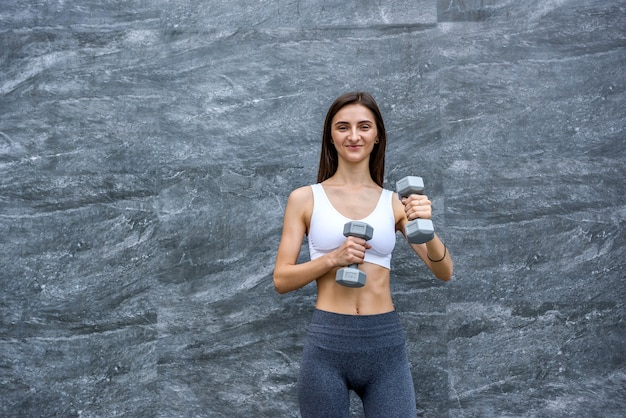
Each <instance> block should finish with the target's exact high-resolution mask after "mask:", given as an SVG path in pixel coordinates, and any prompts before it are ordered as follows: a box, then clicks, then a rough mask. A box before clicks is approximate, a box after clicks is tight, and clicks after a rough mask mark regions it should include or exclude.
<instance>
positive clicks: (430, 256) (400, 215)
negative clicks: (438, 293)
mask: <svg viewBox="0 0 626 418" xmlns="http://www.w3.org/2000/svg"><path fill="white" fill-rule="evenodd" d="M394 200H395V201H397V202H398V203H394V213H395V214H396V230H399V231H401V232H402V234H403V235H404V236H405V237H406V233H405V232H404V228H405V226H406V224H407V223H408V222H409V221H412V220H414V219H417V218H421V219H431V217H432V206H431V202H430V200H429V199H428V196H425V195H415V194H414V195H410V196H409V197H405V198H402V200H400V199H394ZM410 245H411V248H413V251H415V253H416V254H417V255H418V256H419V257H420V258H421V259H422V260H423V261H424V264H426V266H428V268H429V269H430V270H431V271H432V272H433V274H434V275H435V277H437V278H438V279H441V280H444V281H448V280H450V279H451V278H452V273H453V272H454V266H453V263H452V256H451V255H450V250H449V249H448V248H447V247H446V245H445V244H444V243H443V242H442V241H441V239H439V237H438V236H437V234H435V236H434V238H433V239H431V240H430V241H428V242H427V243H425V244H410Z"/></svg>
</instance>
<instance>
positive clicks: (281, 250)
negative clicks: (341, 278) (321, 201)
mask: <svg viewBox="0 0 626 418" xmlns="http://www.w3.org/2000/svg"><path fill="white" fill-rule="evenodd" d="M312 208H313V194H312V192H311V188H310V187H301V188H299V189H296V190H294V191H293V192H291V194H290V195H289V199H288V201H287V207H286V208H285V217H284V220H283V232H282V236H281V238H280V244H279V245H278V253H277V254H276V265H275V266H274V287H275V288H276V291H277V292H278V293H281V294H282V293H286V292H290V291H292V290H296V289H299V288H301V287H303V286H306V285H307V284H309V283H311V282H312V281H314V280H316V279H318V278H319V277H321V276H323V275H324V274H326V273H328V272H329V271H330V270H331V269H332V268H333V267H335V264H334V263H333V258H332V257H329V256H323V257H320V258H317V259H315V260H312V261H308V262H306V263H301V264H296V262H297V260H298V256H299V255H300V248H301V247H302V240H303V239H304V236H305V234H306V228H307V217H308V218H310V216H311V215H310V214H311V211H312Z"/></svg>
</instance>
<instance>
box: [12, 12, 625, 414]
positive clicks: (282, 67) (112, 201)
mask: <svg viewBox="0 0 626 418" xmlns="http://www.w3.org/2000/svg"><path fill="white" fill-rule="evenodd" d="M0 57H1V58H0V248H1V255H0V399H1V401H0V415H1V416H7V417H14V416H25V417H52V416H59V417H71V416H81V417H112V416H129V417H130V416H132V417H139V416H141V417H175V416H180V417H192V416H194V417H234V416H237V417H239V416H241V417H250V416H265V417H279V416H280V417H295V416H297V415H298V414H297V407H296V399H295V383H296V374H297V370H298V362H299V358H300V353H301V349H302V344H303V338H304V333H305V327H306V325H307V322H308V320H309V318H310V315H311V312H312V310H313V304H314V293H315V292H314V286H312V285H311V286H307V287H306V288H304V289H301V290H299V291H296V292H293V293H291V294H287V295H282V296H281V295H278V294H276V293H275V291H274V289H273V285H272V269H273V263H274V256H275V251H276V248H277V245H278V240H279V236H280V229H281V220H282V214H283V210H284V206H285V202H286V198H287V195H288V193H289V192H290V191H291V190H292V189H293V188H295V187H298V186H302V185H305V184H310V183H312V182H314V181H315V174H316V170H317V160H318V153H319V142H320V136H321V127H322V122H323V117H324V114H325V112H326V109H327V108H328V106H329V104H330V102H331V101H332V100H333V99H334V98H335V97H336V96H337V95H339V94H341V93H343V92H345V91H348V90H354V89H362V90H368V91H370V92H372V93H373V94H374V96H375V97H376V98H377V99H378V101H379V103H380V105H381V107H382V110H383V114H384V116H385V120H386V124H387V127H388V131H389V152H388V158H387V173H386V181H387V185H388V187H393V184H394V182H395V180H397V179H399V178H400V177H402V176H404V175H409V174H411V175H421V176H423V177H424V178H425V182H426V186H427V191H428V194H429V195H430V197H431V198H432V200H433V202H434V211H435V224H436V227H437V228H438V231H439V233H440V235H441V236H442V237H443V239H444V240H445V241H446V242H447V244H448V245H449V247H450V249H451V251H452V253H453V255H454V258H455V261H456V274H455V277H454V278H453V280H452V281H451V282H449V283H443V282H438V281H437V280H435V279H434V278H433V277H431V275H430V274H429V272H428V271H427V270H426V269H425V268H424V267H423V265H421V264H420V263H419V262H418V261H417V260H416V258H415V257H412V256H411V254H410V252H409V249H408V248H407V247H406V245H404V244H403V243H402V242H401V239H400V238H398V241H399V242H398V246H397V247H396V251H395V254H394V259H393V266H392V283H393V285H392V287H393V292H394V298H395V303H396V306H397V308H398V310H399V311H400V312H401V317H402V320H403V322H404V325H405V327H406V330H407V334H408V349H409V352H410V353H409V354H410V359H411V365H412V372H413V376H414V380H415V385H416V390H417V399H418V400H417V402H418V409H419V411H420V416H424V417H445V416H450V417H503V416H506V417H583V416H584V417H618V416H623V413H624V411H625V410H626V357H625V355H626V354H625V353H626V313H625V311H624V300H625V298H626V286H625V284H624V281H625V279H626V273H625V271H626V257H625V256H626V232H625V228H626V186H625V182H624V178H625V175H626V145H625V140H626V74H625V68H626V4H625V3H624V1H622V0H596V1H589V0H529V1H517V0H480V1H479V0H463V1H461V0H438V1H436V0H413V1H408V0H401V1H393V2H392V1H356V0H350V1H338V0H319V1H310V2H300V1H297V2H296V1H287V0H278V1H253V0H238V1H235V2H233V1H226V0H210V1H208V0H204V1H192V0H172V1H166V0H153V1H151V0H129V1H117V0H98V1H95V0H89V1H78V0H65V1H61V0H37V1H36V0H30V1H24V0H2V4H1V5H0ZM302 257H303V258H306V257H307V253H306V251H304V252H303V254H302ZM353 406H354V408H353V410H354V412H353V416H360V414H361V410H360V406H359V404H358V402H357V401H356V399H353Z"/></svg>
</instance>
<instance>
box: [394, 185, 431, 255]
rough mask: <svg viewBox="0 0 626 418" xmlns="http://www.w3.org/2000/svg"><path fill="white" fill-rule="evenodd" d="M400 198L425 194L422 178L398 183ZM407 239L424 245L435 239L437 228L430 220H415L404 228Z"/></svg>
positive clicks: (397, 189) (397, 188) (412, 242)
mask: <svg viewBox="0 0 626 418" xmlns="http://www.w3.org/2000/svg"><path fill="white" fill-rule="evenodd" d="M396 191H397V192H398V197H400V199H402V198H403V197H409V195H412V194H424V180H422V178H421V177H416V176H407V177H404V178H403V179H401V180H399V181H398V182H396ZM404 232H405V233H406V237H407V239H408V241H409V242H410V243H411V244H423V243H425V242H428V241H430V240H431V239H433V238H434V237H435V227H434V226H433V221H431V220H430V219H419V218H418V219H414V220H412V221H411V222H409V223H408V224H406V227H405V228H404Z"/></svg>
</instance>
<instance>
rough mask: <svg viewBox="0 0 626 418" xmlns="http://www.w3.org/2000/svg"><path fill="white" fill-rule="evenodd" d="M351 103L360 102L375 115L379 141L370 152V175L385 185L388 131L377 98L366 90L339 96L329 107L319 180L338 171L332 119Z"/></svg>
mask: <svg viewBox="0 0 626 418" xmlns="http://www.w3.org/2000/svg"><path fill="white" fill-rule="evenodd" d="M351 104H360V105H363V106H365V107H367V108H368V109H369V110H370V111H371V112H372V114H373V115H374V120H375V122H376V130H377V132H378V143H377V144H375V145H374V149H372V153H371V154H370V162H369V165H370V175H371V176H372V180H374V182H375V183H376V184H378V185H379V186H380V187H383V181H384V178H385V149H386V147H387V133H386V131H385V124H384V123H383V117H382V115H381V113H380V109H379V108H378V104H377V103H376V100H374V98H373V97H372V95H371V94H369V93H366V92H350V93H345V94H343V95H341V96H339V97H338V98H337V99H335V101H334V102H333V104H332V105H331V106H330V108H329V109H328V113H327V114H326V120H325V121H324V132H323V134H322V152H321V155H320V165H319V168H318V171H317V182H318V183H321V182H323V181H324V180H326V179H328V178H329V177H331V176H332V175H333V174H335V172H336V171H337V166H338V165H339V161H338V158H337V150H336V149H335V146H334V145H333V143H332V136H331V130H332V126H331V124H332V121H333V118H334V117H335V115H336V114H337V112H339V111H340V110H341V109H342V108H343V107H344V106H347V105H351Z"/></svg>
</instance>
